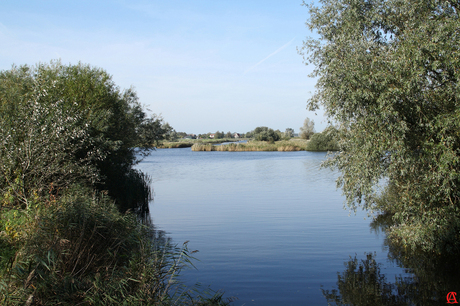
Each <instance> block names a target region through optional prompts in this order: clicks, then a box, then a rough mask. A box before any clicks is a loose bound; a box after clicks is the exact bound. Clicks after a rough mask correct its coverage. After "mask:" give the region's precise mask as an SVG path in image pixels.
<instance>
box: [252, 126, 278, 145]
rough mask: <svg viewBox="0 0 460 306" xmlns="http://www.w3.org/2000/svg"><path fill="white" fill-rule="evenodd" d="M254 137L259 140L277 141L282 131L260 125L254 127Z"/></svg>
mask: <svg viewBox="0 0 460 306" xmlns="http://www.w3.org/2000/svg"><path fill="white" fill-rule="evenodd" d="M253 135H254V139H255V140H257V141H268V142H271V143H273V142H275V141H278V140H280V139H281V133H280V132H279V131H274V130H273V129H270V128H268V127H266V126H259V127H256V128H255V129H254V133H253Z"/></svg>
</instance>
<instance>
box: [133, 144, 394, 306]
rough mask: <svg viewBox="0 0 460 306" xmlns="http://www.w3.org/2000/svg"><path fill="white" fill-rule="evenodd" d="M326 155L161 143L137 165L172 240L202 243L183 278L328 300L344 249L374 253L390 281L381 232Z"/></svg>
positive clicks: (247, 300)
mask: <svg viewBox="0 0 460 306" xmlns="http://www.w3.org/2000/svg"><path fill="white" fill-rule="evenodd" d="M325 156H326V154H325V153H316V152H192V151H191V150H190V148H183V149H161V150H157V151H155V152H152V154H151V155H150V156H148V157H146V158H145V159H144V161H143V162H142V163H140V164H139V166H138V167H139V168H140V169H141V170H142V171H144V172H145V173H147V174H149V175H150V176H151V177H152V187H153V189H154V201H153V202H152V203H151V207H150V211H151V215H152V220H153V223H154V224H155V225H156V226H157V228H159V229H161V230H164V231H166V232H167V233H168V234H169V236H170V237H172V239H173V240H174V241H175V243H177V244H182V243H183V242H185V241H190V242H189V249H191V250H195V249H196V250H199V253H197V254H196V257H197V258H198V259H199V261H198V262H195V265H196V267H197V270H187V271H185V272H184V273H183V277H184V278H185V279H186V280H187V282H188V283H190V284H192V283H195V282H200V283H202V284H203V285H204V286H207V285H210V286H211V288H212V289H214V290H218V289H222V290H224V291H225V296H234V297H237V298H238V300H237V301H236V302H235V303H234V305H326V304H327V301H326V299H325V297H324V296H323V294H322V291H321V288H323V289H333V288H335V287H337V284H336V283H337V273H338V272H343V271H344V263H346V262H347V261H348V260H350V257H355V256H356V257H357V258H358V259H364V258H366V253H374V252H375V253H376V260H377V261H378V262H379V263H381V264H382V271H383V272H384V273H385V274H386V276H387V278H388V279H389V280H392V279H393V280H394V275H397V274H400V273H402V269H400V268H398V267H395V266H394V265H393V264H392V263H390V262H389V261H388V260H387V251H386V250H385V248H384V246H383V240H384V238H385V237H384V235H383V234H380V235H378V234H376V233H374V232H371V230H370V227H369V223H370V220H369V219H368V218H367V219H365V217H366V215H365V214H364V213H362V212H360V213H358V214H357V215H354V214H352V215H351V216H349V212H348V211H346V210H344V209H343V201H344V198H343V196H342V195H341V191H340V190H336V187H335V179H336V177H337V175H338V174H337V173H335V172H332V171H331V170H329V169H321V168H320V164H321V162H322V161H323V160H324V159H325Z"/></svg>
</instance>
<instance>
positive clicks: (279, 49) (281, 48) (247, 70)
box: [243, 37, 295, 74]
mask: <svg viewBox="0 0 460 306" xmlns="http://www.w3.org/2000/svg"><path fill="white" fill-rule="evenodd" d="M294 39H295V37H294V38H293V39H291V40H290V41H289V42H288V43H287V44H285V45H283V46H282V47H280V48H278V49H277V50H276V51H275V52H273V53H271V54H270V55H269V56H267V57H266V58H264V59H263V60H261V61H260V62H258V63H257V64H255V65H254V66H252V67H250V68H248V69H246V70H245V71H244V72H243V74H246V73H248V72H249V71H251V70H252V69H254V68H255V67H257V66H259V65H260V64H262V63H263V62H265V61H266V60H268V59H269V58H270V57H272V56H273V55H275V54H277V53H279V52H280V51H281V50H283V49H284V48H286V47H287V46H289V45H290V44H291V43H292V42H293V41H294Z"/></svg>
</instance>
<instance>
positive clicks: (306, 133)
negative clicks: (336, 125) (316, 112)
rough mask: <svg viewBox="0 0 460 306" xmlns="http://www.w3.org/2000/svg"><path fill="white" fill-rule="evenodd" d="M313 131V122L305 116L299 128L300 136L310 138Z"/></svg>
mask: <svg viewBox="0 0 460 306" xmlns="http://www.w3.org/2000/svg"><path fill="white" fill-rule="evenodd" d="M314 133H315V122H314V121H313V120H310V118H305V120H304V122H303V126H302V127H301V128H300V138H302V139H310V137H311V135H313V134H314Z"/></svg>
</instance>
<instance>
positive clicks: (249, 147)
mask: <svg viewBox="0 0 460 306" xmlns="http://www.w3.org/2000/svg"><path fill="white" fill-rule="evenodd" d="M304 150H305V144H304V143H303V142H293V141H278V142H274V143H269V142H265V141H251V142H248V143H231V144H227V145H220V146H214V145H212V144H194V145H193V146H192V151H221V152H223V151H225V152H245V151H279V152H288V151H304Z"/></svg>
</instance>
